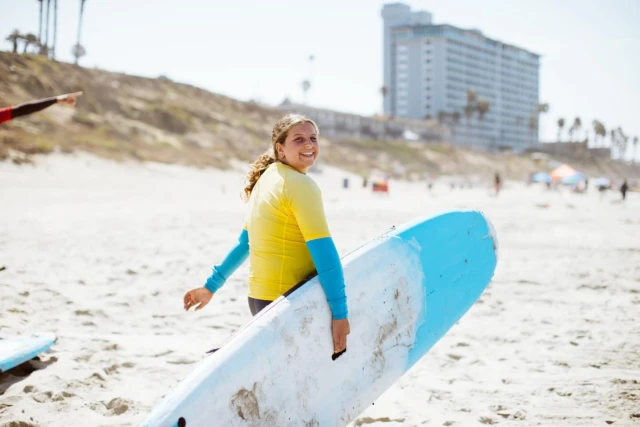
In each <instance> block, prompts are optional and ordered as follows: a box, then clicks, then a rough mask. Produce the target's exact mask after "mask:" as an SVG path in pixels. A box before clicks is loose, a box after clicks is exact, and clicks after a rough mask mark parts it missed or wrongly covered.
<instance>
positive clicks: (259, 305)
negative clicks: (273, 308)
mask: <svg viewBox="0 0 640 427" xmlns="http://www.w3.org/2000/svg"><path fill="white" fill-rule="evenodd" d="M272 302H273V301H267V300H263V299H256V298H251V297H249V310H251V315H252V316H255V315H256V314H258V313H260V312H261V311H262V309H264V308H265V307H266V306H268V305H269V304H271V303H272Z"/></svg>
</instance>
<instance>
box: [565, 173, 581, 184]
mask: <svg viewBox="0 0 640 427" xmlns="http://www.w3.org/2000/svg"><path fill="white" fill-rule="evenodd" d="M584 180H585V176H584V175H583V174H582V173H580V172H576V173H574V174H573V175H569V176H565V177H564V178H562V179H561V180H560V182H561V183H563V184H577V183H579V182H581V181H584Z"/></svg>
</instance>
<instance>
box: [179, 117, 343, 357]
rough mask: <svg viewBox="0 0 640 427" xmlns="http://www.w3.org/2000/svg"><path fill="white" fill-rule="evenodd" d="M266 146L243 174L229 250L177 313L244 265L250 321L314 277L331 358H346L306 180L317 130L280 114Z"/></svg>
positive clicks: (334, 274) (333, 258) (323, 236)
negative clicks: (326, 312) (242, 205)
mask: <svg viewBox="0 0 640 427" xmlns="http://www.w3.org/2000/svg"><path fill="white" fill-rule="evenodd" d="M271 143H272V147H271V150H269V151H267V152H266V153H265V154H263V155H261V156H260V157H258V159H257V160H256V161H255V162H254V163H253V164H252V165H251V170H250V171H249V173H248V174H247V177H246V178H247V186H246V187H245V189H244V192H245V200H247V201H248V204H249V214H248V216H247V221H246V222H245V226H244V229H243V230H242V232H241V233H240V237H239V239H238V242H237V244H236V245H235V246H234V247H233V248H232V249H231V251H230V252H229V253H228V254H227V256H226V257H225V259H224V260H223V261H222V263H221V264H219V265H216V266H215V267H214V268H213V272H212V274H211V276H210V277H209V279H207V282H206V283H205V285H204V286H203V287H200V288H196V289H192V290H190V291H189V292H187V293H186V294H185V296H184V308H185V310H189V309H190V308H191V307H194V306H195V309H196V310H200V309H201V308H203V307H205V306H206V305H207V304H208V303H209V301H211V297H213V295H214V293H215V292H217V291H218V289H220V288H221V287H222V285H223V284H224V282H225V281H226V280H227V279H228V278H229V276H230V275H231V274H232V273H233V272H234V271H235V270H236V269H237V268H238V267H239V266H240V265H241V264H242V263H243V262H244V260H245V259H247V257H249V270H250V272H249V308H250V310H251V314H253V315H256V314H257V313H258V312H260V310H262V309H263V308H265V307H266V306H267V305H269V303H271V302H272V301H274V300H275V299H277V298H278V297H280V296H281V295H283V294H285V293H286V292H287V291H289V290H290V289H291V288H293V287H294V286H295V285H296V284H298V283H300V282H301V281H303V280H304V279H305V278H307V277H308V276H309V275H310V274H311V273H313V271H314V269H315V270H316V271H317V272H318V277H319V279H320V283H321V285H322V287H323V289H324V292H325V295H326V297H327V302H328V304H329V307H330V309H331V314H332V317H333V320H332V324H331V330H332V335H333V347H334V354H335V355H336V356H335V357H337V355H340V354H342V353H343V352H344V351H346V348H347V335H348V334H349V332H350V330H349V320H348V319H347V317H348V310H347V297H346V294H345V286H344V277H343V273H342V265H341V264H340V257H339V256H338V251H337V250H336V247H335V244H334V243H333V239H332V238H331V234H330V233H329V228H328V226H327V221H326V218H325V214H324V207H323V204H322V195H321V193H320V189H319V188H318V186H317V184H316V183H315V182H314V181H313V180H312V179H311V178H310V177H309V176H307V175H306V173H307V171H308V170H309V168H310V167H311V166H313V164H314V163H315V161H316V160H317V158H318V154H319V152H320V147H319V145H318V126H317V125H316V124H315V123H314V122H313V121H312V120H310V119H308V118H306V117H304V116H302V115H298V114H288V115H286V116H285V117H283V118H282V119H280V120H279V121H278V122H277V123H276V124H275V126H274V127H273V131H272V133H271Z"/></svg>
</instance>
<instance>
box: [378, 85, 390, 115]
mask: <svg viewBox="0 0 640 427" xmlns="http://www.w3.org/2000/svg"><path fill="white" fill-rule="evenodd" d="M380 95H382V114H384V103H385V102H386V100H387V95H389V88H388V87H387V86H382V87H381V88H380Z"/></svg>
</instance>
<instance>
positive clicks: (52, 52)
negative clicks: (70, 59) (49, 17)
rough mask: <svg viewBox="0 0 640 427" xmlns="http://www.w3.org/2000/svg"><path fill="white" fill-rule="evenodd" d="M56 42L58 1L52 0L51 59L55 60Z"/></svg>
mask: <svg viewBox="0 0 640 427" xmlns="http://www.w3.org/2000/svg"><path fill="white" fill-rule="evenodd" d="M57 40H58V0H53V45H52V46H51V57H52V58H53V59H55V58H56V41H57Z"/></svg>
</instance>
